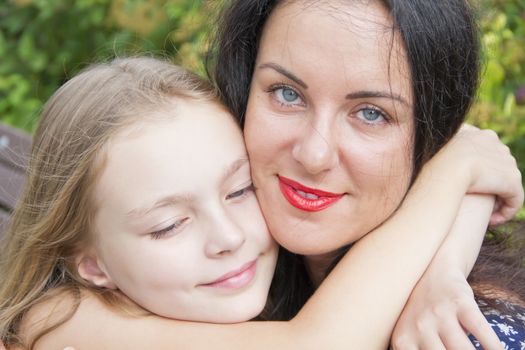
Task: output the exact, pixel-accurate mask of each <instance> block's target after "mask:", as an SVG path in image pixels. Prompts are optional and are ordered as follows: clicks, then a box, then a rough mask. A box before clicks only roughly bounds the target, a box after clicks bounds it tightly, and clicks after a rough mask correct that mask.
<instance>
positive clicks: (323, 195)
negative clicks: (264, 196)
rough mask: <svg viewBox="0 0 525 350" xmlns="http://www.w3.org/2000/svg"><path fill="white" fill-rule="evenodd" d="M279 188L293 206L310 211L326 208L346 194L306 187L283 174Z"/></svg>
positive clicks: (280, 177)
mask: <svg viewBox="0 0 525 350" xmlns="http://www.w3.org/2000/svg"><path fill="white" fill-rule="evenodd" d="M279 188H280V189H281V192H282V194H283V196H284V198H286V200H287V201H288V202H289V203H290V204H291V205H292V206H294V207H296V208H297V209H301V210H304V211H310V212H314V211H320V210H323V209H326V208H328V207H329V206H331V205H332V204H334V203H335V202H337V201H338V200H339V199H341V198H342V197H343V196H344V193H331V192H326V191H321V190H318V189H315V188H310V187H306V186H304V185H301V184H300V183H298V182H296V181H293V180H290V179H288V178H286V177H283V176H279Z"/></svg>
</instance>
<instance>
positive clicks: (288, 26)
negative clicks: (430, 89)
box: [257, 1, 412, 101]
mask: <svg viewBox="0 0 525 350" xmlns="http://www.w3.org/2000/svg"><path fill="white" fill-rule="evenodd" d="M332 3H334V4H335V5H333V4H332ZM308 4H311V6H307V5H308ZM334 6H337V8H343V7H344V8H345V10H344V11H339V12H337V11H335V7H334ZM392 28H393V25H392V19H391V16H390V12H389V11H388V10H387V9H386V8H385V7H384V6H383V5H382V3H381V2H379V1H355V2H349V3H347V4H346V5H343V4H342V2H340V1H333V2H330V1H316V2H312V1H293V2H286V3H284V4H283V5H281V6H278V7H277V8H276V9H275V10H274V12H273V13H272V15H271V16H270V18H269V20H268V22H267V23H266V26H265V28H264V31H263V35H262V38H261V42H260V47H259V54H258V58H257V66H258V67H259V66H260V65H261V64H267V63H278V64H281V65H283V66H284V67H285V68H288V69H290V70H291V71H292V72H293V73H295V74H296V75H298V76H299V78H301V79H303V80H305V82H306V83H307V84H308V82H309V81H310V82H312V81H313V82H315V81H320V80H324V83H325V84H326V83H327V82H330V86H334V85H337V84H344V85H345V86H355V85H356V84H360V85H362V86H363V87H369V88H373V90H376V89H377V88H378V87H381V90H384V89H385V86H387V88H388V89H389V90H393V91H392V92H394V93H395V94H396V95H402V96H404V97H405V99H406V100H407V101H412V96H411V95H412V93H411V90H412V89H411V81H410V69H409V65H408V60H407V58H406V52H405V49H404V45H403V41H402V39H401V37H400V35H399V33H398V32H396V31H394V30H393V29H392Z"/></svg>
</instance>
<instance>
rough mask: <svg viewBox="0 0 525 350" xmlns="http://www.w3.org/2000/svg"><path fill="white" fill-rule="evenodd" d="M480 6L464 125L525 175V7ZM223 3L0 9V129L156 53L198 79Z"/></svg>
mask: <svg viewBox="0 0 525 350" xmlns="http://www.w3.org/2000/svg"><path fill="white" fill-rule="evenodd" d="M478 2H479V3H480V13H481V16H480V26H481V29H482V32H483V37H482V41H483V45H484V52H485V56H484V67H485V68H484V75H483V78H482V84H481V88H480V90H479V98H478V101H477V102H476V104H475V105H474V106H473V108H472V111H471V113H470V117H469V121H470V122H472V123H474V124H476V125H479V126H480V127H483V128H491V129H494V130H496V131H497V132H498V134H499V135H500V137H501V138H502V140H503V141H504V142H505V143H506V144H508V145H509V147H510V148H511V149H512V152H513V154H514V155H515V156H516V157H517V159H518V162H519V164H520V168H521V171H522V173H524V174H525V2H524V1H523V0H478ZM220 3H221V1H219V0H212V1H209V0H208V1H206V0H170V1H168V0H75V1H67V0H4V1H1V2H0V18H1V19H2V20H1V21H0V62H1V64H0V121H1V122H5V123H8V124H11V125H15V126H18V127H21V128H24V129H26V130H32V128H33V126H34V124H35V120H36V117H37V114H38V111H39V109H40V108H41V106H42V104H43V101H45V100H46V99H47V98H48V97H49V96H50V95H51V94H52V93H53V91H54V90H56V89H57V88H58V87H59V86H60V85H61V84H62V83H63V82H64V81H65V80H67V79H68V77H70V76H72V75H73V74H75V73H76V72H77V71H78V70H79V69H81V68H83V67H84V66H85V65H86V64H89V63H90V62H93V61H97V60H100V59H104V58H109V57H114V56H115V55H123V54H132V53H140V52H150V53H153V54H161V55H165V56H167V57H171V58H172V59H173V60H174V61H175V62H177V63H179V64H181V65H183V66H186V67H188V68H190V69H192V70H195V71H197V72H200V73H201V74H202V73H203V72H204V68H203V63H202V58H203V56H204V52H205V51H206V48H207V46H206V40H207V37H206V35H207V33H208V28H210V26H211V24H212V23H211V18H210V16H209V15H210V13H216V11H215V8H214V6H218V5H219V4H220ZM520 216H521V217H522V218H525V209H523V210H522V211H521V213H520Z"/></svg>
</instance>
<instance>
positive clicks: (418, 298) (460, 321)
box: [391, 269, 503, 350]
mask: <svg viewBox="0 0 525 350" xmlns="http://www.w3.org/2000/svg"><path fill="white" fill-rule="evenodd" d="M466 332H467V333H469V334H472V335H474V336H475V337H476V338H477V339H478V340H479V342H480V343H481V345H482V346H483V349H485V350H503V347H502V346H501V344H500V342H499V340H498V337H497V335H496V333H494V331H493V330H492V328H491V326H490V325H489V323H488V322H487V320H486V319H485V317H484V316H483V314H482V313H481V311H480V310H479V308H478V305H477V304H476V302H475V300H474V295H473V292H472V289H471V288H470V286H469V285H468V283H467V281H466V280H465V277H464V274H463V273H462V272H461V271H459V270H452V271H450V270H449V269H443V270H439V271H438V270H434V271H428V270H427V273H426V274H425V275H424V276H423V277H422V278H421V280H420V281H419V282H418V284H417V285H416V287H415V288H414V291H413V292H412V294H411V296H410V298H409V300H408V302H407V304H406V305H405V308H404V310H403V312H402V314H401V316H400V317H399V319H398V321H397V324H396V326H395V328H394V332H393V333H392V339H391V344H392V348H393V349H395V350H398V349H402V350H411V349H425V350H430V349H458V350H464V349H475V347H474V345H473V344H472V343H471V342H470V340H469V339H468V336H467V333H466Z"/></svg>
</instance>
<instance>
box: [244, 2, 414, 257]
mask: <svg viewBox="0 0 525 350" xmlns="http://www.w3.org/2000/svg"><path fill="white" fill-rule="evenodd" d="M335 3H336V5H333V4H332V5H329V4H328V2H327V1H320V2H313V3H311V2H308V3H307V4H304V3H301V1H294V2H287V3H286V4H284V5H280V6H278V7H277V8H276V9H275V10H274V11H273V13H272V15H271V16H270V18H269V19H268V21H267V23H266V25H265V28H264V30H263V35H262V37H261V41H260V45H259V53H258V57H257V61H256V66H255V70H254V75H253V80H252V84H251V90H250V96H249V101H248V108H247V112H246V124H245V141H246V145H247V148H248V154H249V156H250V161H251V166H252V175H253V178H254V183H255V185H256V187H257V188H258V192H257V195H258V198H259V202H260V204H261V207H262V209H263V212H264V215H265V218H266V221H267V223H268V225H269V227H270V232H272V235H273V236H274V238H275V239H276V240H277V241H278V242H279V243H280V244H282V245H283V246H284V247H286V248H287V249H289V250H291V251H293V252H297V253H300V254H305V255H317V254H323V253H328V252H331V251H334V250H335V249H337V248H339V247H341V246H343V245H346V244H349V243H351V242H354V241H356V240H357V239H359V238H361V237H362V236H363V235H364V234H366V233H367V232H369V231H370V230H372V229H373V228H375V227H376V226H378V225H379V224H380V223H381V222H383V221H384V220H385V219H386V218H388V216H389V215H390V214H392V212H393V211H394V210H395V209H396V207H397V206H398V205H399V203H400V201H401V200H402V198H403V196H404V194H405V193H406V191H407V188H408V185H409V179H410V175H411V168H412V160H411V152H412V150H411V147H412V142H413V141H412V139H413V128H414V124H413V114H412V96H411V86H410V74H409V68H408V64H407V59H406V57H405V52H404V48H403V45H402V43H401V40H400V38H399V37H398V36H397V34H395V35H394V34H393V32H392V21H391V19H390V17H389V13H388V11H387V10H385V9H384V8H383V7H382V5H381V4H379V3H378V2H377V1H370V2H369V1H365V2H363V1H353V2H349V3H348V4H344V5H343V4H341V2H335Z"/></svg>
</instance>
